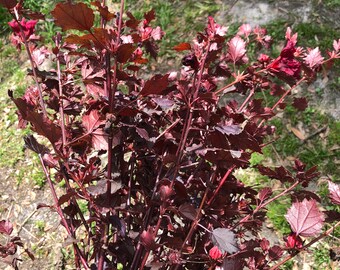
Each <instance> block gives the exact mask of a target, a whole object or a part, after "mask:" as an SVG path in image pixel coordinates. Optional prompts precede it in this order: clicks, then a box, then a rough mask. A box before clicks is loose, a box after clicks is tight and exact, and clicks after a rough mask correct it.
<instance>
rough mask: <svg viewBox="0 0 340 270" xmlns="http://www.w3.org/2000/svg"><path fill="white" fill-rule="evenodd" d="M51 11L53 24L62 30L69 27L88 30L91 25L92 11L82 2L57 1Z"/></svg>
mask: <svg viewBox="0 0 340 270" xmlns="http://www.w3.org/2000/svg"><path fill="white" fill-rule="evenodd" d="M51 13H52V15H53V17H54V18H55V20H56V21H55V24H56V25H58V26H60V27H61V28H62V29H63V31H66V30H70V29H74V30H79V31H90V30H91V28H92V26H93V22H94V14H93V11H92V9H91V8H89V7H88V6H87V5H86V4H84V3H77V4H71V3H59V4H57V5H56V7H55V8H54V10H53V11H52V12H51Z"/></svg>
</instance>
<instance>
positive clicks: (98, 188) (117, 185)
mask: <svg viewBox="0 0 340 270" xmlns="http://www.w3.org/2000/svg"><path fill="white" fill-rule="evenodd" d="M121 188H122V184H121V182H118V181H111V194H114V193H116V192H117V191H118V190H119V189H121ZM86 190H87V191H88V192H89V193H90V194H91V195H92V196H99V195H102V194H105V193H106V190H107V181H106V180H100V181H98V182H97V184H95V185H91V186H89V187H88V188H87V189H86Z"/></svg>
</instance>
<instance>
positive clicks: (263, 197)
mask: <svg viewBox="0 0 340 270" xmlns="http://www.w3.org/2000/svg"><path fill="white" fill-rule="evenodd" d="M272 194H273V191H272V189H271V188H269V187H266V188H263V189H261V191H260V192H259V199H260V200H261V201H264V200H266V199H268V198H269V197H270V196H271V195H272Z"/></svg>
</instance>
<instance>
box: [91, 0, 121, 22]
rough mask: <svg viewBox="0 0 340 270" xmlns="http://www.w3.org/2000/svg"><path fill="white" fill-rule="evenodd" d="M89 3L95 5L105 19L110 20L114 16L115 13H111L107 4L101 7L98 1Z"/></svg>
mask: <svg viewBox="0 0 340 270" xmlns="http://www.w3.org/2000/svg"><path fill="white" fill-rule="evenodd" d="M91 5H93V6H95V7H97V9H98V11H99V13H100V15H101V16H102V17H103V19H104V20H105V21H107V22H108V21H110V20H112V19H113V18H115V17H116V15H115V14H113V13H111V12H110V11H109V9H108V7H107V6H105V7H103V6H102V5H101V3H100V2H99V1H95V2H91Z"/></svg>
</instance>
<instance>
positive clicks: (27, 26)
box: [8, 18, 38, 39]
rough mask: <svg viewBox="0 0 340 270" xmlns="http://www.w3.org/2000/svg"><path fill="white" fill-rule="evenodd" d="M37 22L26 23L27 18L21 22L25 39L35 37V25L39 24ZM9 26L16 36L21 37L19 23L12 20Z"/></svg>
mask: <svg viewBox="0 0 340 270" xmlns="http://www.w3.org/2000/svg"><path fill="white" fill-rule="evenodd" d="M37 22H38V21H37V20H29V21H26V20H25V18H23V19H22V20H21V22H20V25H21V28H22V31H23V32H24V35H25V38H26V39H29V38H30V36H32V35H33V33H34V28H35V25H36V24H37ZM8 25H9V26H10V27H11V28H12V30H13V33H14V35H15V36H20V37H21V31H20V26H19V24H18V22H17V21H15V20H12V21H10V22H9V23H8Z"/></svg>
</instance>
